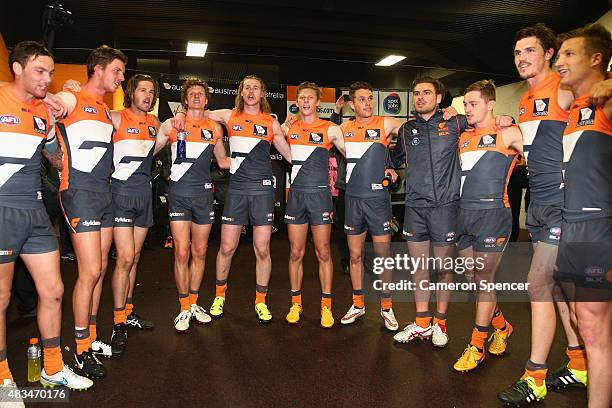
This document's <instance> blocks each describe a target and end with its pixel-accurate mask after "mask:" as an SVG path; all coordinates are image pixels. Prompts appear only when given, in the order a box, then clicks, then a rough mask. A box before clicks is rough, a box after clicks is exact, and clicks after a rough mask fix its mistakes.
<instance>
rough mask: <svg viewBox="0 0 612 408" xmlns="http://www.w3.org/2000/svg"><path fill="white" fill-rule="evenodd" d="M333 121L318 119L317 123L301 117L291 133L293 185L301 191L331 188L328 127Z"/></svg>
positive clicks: (292, 127)
mask: <svg viewBox="0 0 612 408" xmlns="http://www.w3.org/2000/svg"><path fill="white" fill-rule="evenodd" d="M332 125H333V124H332V123H330V122H329V121H327V120H323V119H316V120H315V121H314V122H313V123H305V122H302V121H301V120H298V121H297V122H295V123H294V124H293V125H291V128H289V134H288V136H287V142H288V143H289V146H290V147H291V162H292V166H291V188H292V189H294V190H299V191H317V190H323V189H325V190H327V189H329V150H330V149H331V148H332V146H333V144H332V143H331V142H330V141H329V137H328V135H327V130H328V129H329V127H330V126H332Z"/></svg>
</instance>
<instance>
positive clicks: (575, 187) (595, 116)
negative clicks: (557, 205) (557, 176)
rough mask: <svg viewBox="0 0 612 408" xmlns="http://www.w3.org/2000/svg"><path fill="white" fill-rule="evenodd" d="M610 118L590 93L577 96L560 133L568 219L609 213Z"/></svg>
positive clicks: (611, 181)
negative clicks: (595, 104) (597, 105)
mask: <svg viewBox="0 0 612 408" xmlns="http://www.w3.org/2000/svg"><path fill="white" fill-rule="evenodd" d="M611 166H612V120H610V119H608V118H606V114H605V113H604V111H603V109H602V108H601V107H595V106H593V104H592V103H591V102H590V100H589V95H587V96H583V97H581V98H578V99H576V100H575V101H574V102H573V103H572V107H571V109H570V114H569V121H568V124H567V128H566V129H565V132H564V133H563V181H564V183H565V208H564V211H563V218H564V219H566V220H567V221H570V222H575V221H584V220H592V219H598V218H605V217H611V216H612V167H611Z"/></svg>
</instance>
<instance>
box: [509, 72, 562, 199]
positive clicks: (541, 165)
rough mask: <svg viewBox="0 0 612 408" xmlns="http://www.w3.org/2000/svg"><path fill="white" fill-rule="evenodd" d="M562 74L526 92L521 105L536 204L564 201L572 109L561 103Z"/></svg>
mask: <svg viewBox="0 0 612 408" xmlns="http://www.w3.org/2000/svg"><path fill="white" fill-rule="evenodd" d="M560 81H561V78H560V76H559V74H558V73H556V72H555V73H552V74H550V75H549V76H548V77H547V78H546V79H545V80H544V82H543V83H541V84H539V85H538V86H536V87H535V88H533V89H530V90H529V91H527V92H525V93H524V94H523V96H522V98H521V102H520V105H519V127H520V128H521V132H522V133H523V144H524V149H525V150H524V152H525V160H526V162H527V169H528V172H529V193H530V194H531V196H530V197H531V201H532V202H534V203H536V204H557V203H562V202H563V188H562V186H563V180H562V178H563V177H562V175H561V167H562V163H563V141H562V139H563V130H564V129H565V126H566V124H567V118H568V112H567V111H565V110H563V109H562V108H561V107H560V106H559V104H558V100H559V99H558V97H559V96H558V93H559V83H560Z"/></svg>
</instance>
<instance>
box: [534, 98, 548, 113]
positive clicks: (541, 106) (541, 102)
mask: <svg viewBox="0 0 612 408" xmlns="http://www.w3.org/2000/svg"><path fill="white" fill-rule="evenodd" d="M549 102H550V98H543V99H536V100H534V101H533V116H548V103H549Z"/></svg>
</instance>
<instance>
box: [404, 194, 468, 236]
mask: <svg viewBox="0 0 612 408" xmlns="http://www.w3.org/2000/svg"><path fill="white" fill-rule="evenodd" d="M457 210H458V205H457V203H456V202H453V203H449V204H445V205H441V206H439V207H406V209H405V210H404V230H403V231H402V235H403V236H404V239H405V240H406V241H414V242H423V241H431V243H432V244H433V245H435V246H448V245H454V244H455V238H456V236H455V235H456V225H457Z"/></svg>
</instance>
